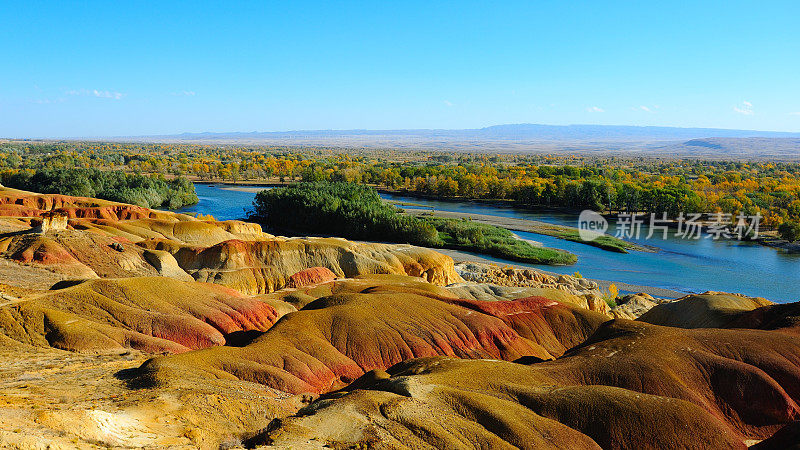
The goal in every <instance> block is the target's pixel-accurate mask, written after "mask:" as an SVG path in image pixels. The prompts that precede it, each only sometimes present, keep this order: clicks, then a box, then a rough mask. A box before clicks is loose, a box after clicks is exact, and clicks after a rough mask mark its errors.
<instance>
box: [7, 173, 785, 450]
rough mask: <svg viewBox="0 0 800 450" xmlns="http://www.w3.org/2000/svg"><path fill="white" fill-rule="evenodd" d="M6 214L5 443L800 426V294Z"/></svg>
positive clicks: (332, 442)
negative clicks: (675, 291) (614, 291)
mask: <svg viewBox="0 0 800 450" xmlns="http://www.w3.org/2000/svg"><path fill="white" fill-rule="evenodd" d="M0 215H2V217H0V232H1V233H2V235H0V386H1V389H0V445H2V446H4V447H12V448H14V447H16V448H40V447H45V446H47V445H52V446H54V447H57V446H61V447H63V448H70V447H76V446H77V447H81V448H94V447H107V446H111V447H173V448H197V447H200V448H219V447H220V446H223V447H236V446H247V447H258V446H274V447H279V448H283V447H288V446H292V447H298V448H301V447H312V448H314V447H318V448H322V447H326V446H327V447H336V448H338V447H351V446H367V447H376V448H430V447H438V448H470V447H492V448H503V447H508V448H513V447H518V448H597V447H600V448H663V447H670V448H744V447H746V446H747V445H750V444H755V443H757V442H759V441H761V440H764V439H766V440H765V441H764V442H763V443H762V444H760V445H761V446H762V448H769V447H768V445H770V442H773V443H775V445H776V446H777V447H774V448H779V446H780V443H781V442H790V441H791V439H792V436H795V437H796V436H797V425H796V424H797V422H796V421H797V420H798V419H799V418H800V407H798V402H800V389H799V388H798V387H799V386H800V334H798V324H799V323H800V319H798V311H800V309H798V306H797V304H789V305H773V304H771V303H770V302H768V301H766V300H763V299H759V298H750V297H744V296H739V295H733V294H724V293H706V294H703V295H696V296H688V297H686V298H684V299H679V300H677V301H674V302H664V301H662V300H658V299H654V298H652V297H649V296H646V295H645V294H639V295H637V296H628V297H626V298H625V303H623V304H621V305H620V306H618V307H616V308H614V309H609V307H608V305H607V304H606V302H605V301H603V299H602V293H601V292H600V291H599V289H598V287H597V285H596V284H594V283H592V282H590V281H588V280H578V279H575V278H572V277H567V276H562V277H553V276H550V275H547V274H544V273H541V272H538V271H535V270H515V269H510V268H508V269H502V270H501V269H499V268H488V269H487V268H481V267H479V265H461V266H459V267H456V266H454V264H453V261H452V259H451V258H450V257H448V256H446V255H443V254H441V253H438V252H435V251H433V250H429V249H425V248H420V247H414V246H410V245H389V244H372V243H358V242H350V241H345V240H343V239H336V238H324V239H323V238H286V237H279V236H272V235H269V234H266V233H263V232H262V230H261V228H260V227H259V226H258V225H256V224H252V223H245V222H238V221H224V222H220V221H216V220H214V219H212V218H196V217H191V216H188V215H182V214H175V213H170V212H160V211H154V210H150V209H146V208H141V207H136V206H131V205H125V204H120V203H113V202H108V201H103V200H96V199H87V198H76V197H67V196H59V195H39V194H33V193H29V192H24V191H17V190H12V189H5V188H3V189H2V190H0ZM459 272H460V273H462V274H464V278H467V279H471V280H474V281H464V279H463V278H462V277H461V275H459ZM640 316H641V320H630V319H636V318H638V317H640ZM776 432H777V433H778V434H776ZM793 433H794V434H793ZM773 434H775V436H774V437H773ZM780 439H783V441H780ZM786 439H789V441H787V440H786Z"/></svg>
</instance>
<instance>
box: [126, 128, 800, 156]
mask: <svg viewBox="0 0 800 450" xmlns="http://www.w3.org/2000/svg"><path fill="white" fill-rule="evenodd" d="M116 140H135V141H159V142H184V143H208V144H243V145H286V146H325V147H346V148H362V147H363V148H396V149H409V150H410V149H422V150H454V151H464V152H523V153H531V152H549V153H550V152H551V153H563V152H572V153H596V154H602V153H608V154H632V153H633V154H636V153H642V154H648V155H650V156H658V155H664V156H696V157H708V158H714V157H726V158H730V157H747V158H753V157H757V158H780V159H800V133H787V132H777V131H756V130H731V129H723V128H677V127H637V126H618V125H538V124H514V125H495V126H490V127H486V128H476V129H463V130H437V129H409V130H299V131H277V132H258V131H253V132H233V133H210V132H206V133H182V134H177V135H161V136H136V137H125V138H122V137H120V138H117V139H116Z"/></svg>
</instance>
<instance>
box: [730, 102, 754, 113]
mask: <svg viewBox="0 0 800 450" xmlns="http://www.w3.org/2000/svg"><path fill="white" fill-rule="evenodd" d="M733 111H734V112H737V113H739V114H744V115H745V116H752V115H753V114H755V111H753V104H752V103H750V102H747V101H745V102H742V103H741V104H740V105H737V106H734V107H733Z"/></svg>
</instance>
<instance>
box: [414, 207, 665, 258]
mask: <svg viewBox="0 0 800 450" xmlns="http://www.w3.org/2000/svg"><path fill="white" fill-rule="evenodd" d="M405 214H408V215H412V216H415V217H423V218H424V217H441V218H446V219H470V220H472V221H475V222H478V223H483V224H487V225H493V226H496V227H500V228H505V229H507V230H511V231H527V232H528V233H535V234H543V235H545V236H552V237H555V238H558V239H563V240H567V241H572V242H577V243H579V244H586V245H591V246H592V247H597V248H600V249H603V250H608V251H613V252H617V253H627V252H628V250H635V251H640V252H651V253H655V252H657V251H658V249H656V248H655V247H646V246H643V245H639V244H634V243H633V242H628V241H623V240H621V239H617V238H615V237H613V236H607V235H606V236H602V237H600V238H598V239H596V240H594V241H584V240H583V239H581V238H580V236H579V235H578V229H577V228H572V227H568V226H564V225H555V224H552V223H547V222H540V221H537V220H528V219H515V218H512V217H500V216H490V215H486V214H475V213H458V212H452V211H438V210H433V209H425V210H421V209H420V210H414V209H407V210H405Z"/></svg>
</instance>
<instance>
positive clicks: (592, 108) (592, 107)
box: [586, 106, 606, 113]
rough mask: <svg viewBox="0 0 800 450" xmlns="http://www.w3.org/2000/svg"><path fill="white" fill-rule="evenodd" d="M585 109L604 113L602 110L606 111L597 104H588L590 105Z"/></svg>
mask: <svg viewBox="0 0 800 450" xmlns="http://www.w3.org/2000/svg"><path fill="white" fill-rule="evenodd" d="M586 111H588V112H590V113H604V112H606V110H605V109H603V108H601V107H599V106H590V107H588V108H586Z"/></svg>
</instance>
